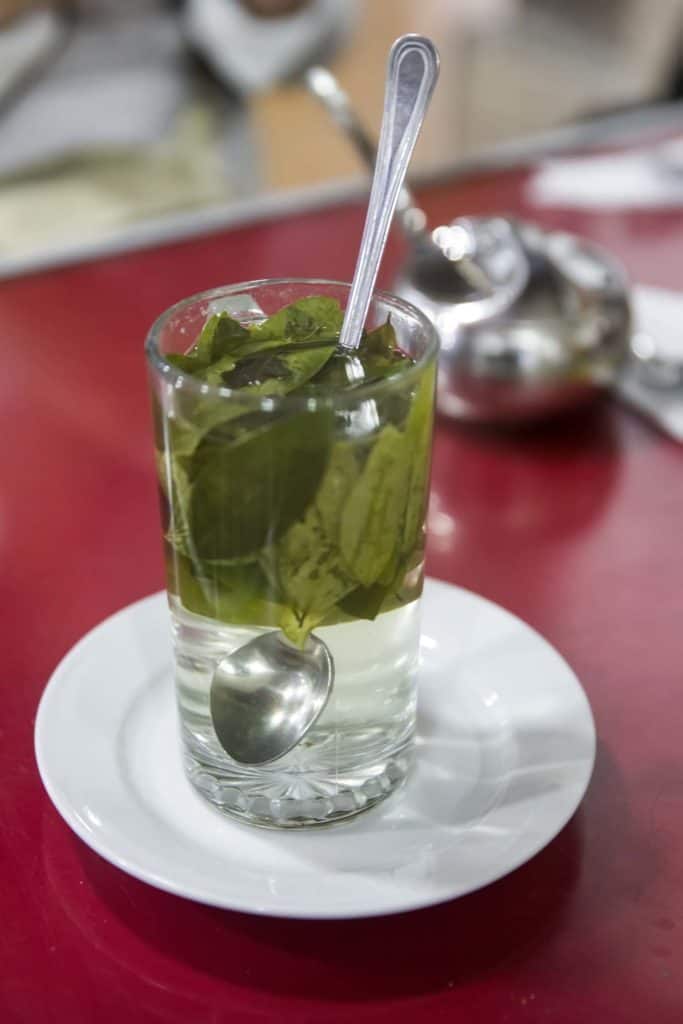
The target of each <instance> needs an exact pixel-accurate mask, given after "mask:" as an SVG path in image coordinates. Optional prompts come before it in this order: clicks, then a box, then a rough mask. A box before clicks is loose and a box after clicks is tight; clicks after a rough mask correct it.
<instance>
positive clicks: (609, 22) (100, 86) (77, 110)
mask: <svg viewBox="0 0 683 1024" xmlns="http://www.w3.org/2000/svg"><path fill="white" fill-rule="evenodd" d="M682 29H683V0H601V2H599V3H597V2H595V0H343V2H342V0H309V2H306V0H186V2H178V0H176V2H171V0H167V2H159V0H157V2H154V0H138V2H131V0H81V2H72V3H48V2H44V3H35V2H31V0H0V270H1V269H2V267H3V265H4V266H10V267H11V266H12V265H13V261H14V262H16V261H17V260H18V261H22V260H23V261H26V260H28V261H30V260H31V259H42V258H44V257H45V256H46V254H54V253H58V252H60V251H72V250H78V251H83V249H86V250H87V248H88V247H93V246H95V247H97V246H102V245H103V244H106V243H107V242H108V241H111V240H116V239H117V238H118V239H121V238H123V237H126V236H128V237H130V232H131V231H137V232H138V237H142V236H143V235H144V230H145V229H146V228H147V229H149V231H151V234H152V235H153V234H154V231H155V230H156V228H158V225H159V224H161V223H165V224H167V225H168V224H176V225H178V224H183V223H185V224H187V223H189V222H190V221H191V220H192V218H193V217H197V216H198V215H199V214H201V217H202V218H203V223H204V224H206V223H207V220H208V222H209V223H211V222H212V219H213V220H214V221H215V222H216V223H219V222H221V221H223V222H224V221H225V218H226V217H229V215H230V211H234V210H236V209H242V208H244V209H249V210H251V211H252V212H254V213H255V214H256V215H257V214H258V210H259V204H261V203H263V202H266V201H270V199H271V197H273V196H290V195H301V192H302V190H303V192H304V193H305V194H306V195H309V196H313V195H314V194H315V192H316V190H317V191H320V190H322V191H323V192H324V193H325V194H329V191H334V189H335V188H336V187H337V185H338V183H342V182H361V181H363V180H365V176H366V172H365V171H364V170H363V168H362V165H361V162H360V160H359V157H358V155H357V154H356V152H355V151H354V149H353V147H352V146H351V145H350V143H349V142H348V141H347V140H346V139H345V138H344V137H343V136H342V135H341V133H340V131H339V129H338V128H337V127H335V125H334V124H333V123H332V122H331V120H330V116H329V114H328V113H326V112H325V111H324V110H323V109H322V108H321V106H320V104H319V103H318V102H317V101H316V100H315V99H314V98H313V97H312V96H311V95H310V94H309V92H308V91H307V89H306V86H305V84H304V81H303V77H302V76H303V73H304V72H305V70H306V68H308V67H310V66H311V65H315V64H321V63H322V64H324V65H325V66H327V67H329V68H330V69H331V70H332V71H333V72H334V74H335V76H336V77H337V79H338V80H339V82H340V84H341V85H342V87H343V88H344V90H345V91H346V92H347V93H348V95H349V97H350V99H351V101H352V103H353V105H354V107H355V108H356V110H357V112H358V114H359V116H360V118H361V119H362V121H363V122H364V123H365V125H366V126H367V127H369V128H370V129H371V130H372V131H373V133H374V132H375V131H376V129H377V126H378V125H379V121H380V116H381V108H382V92H383V79H384V71H385V62H386V55H387V51H388V49H389V46H390V45H391V42H392V41H393V40H394V39H395V38H396V36H398V35H400V34H401V33H402V32H405V31H416V32H423V33H426V34H428V35H430V36H431V37H432V38H433V39H434V40H435V42H436V44H437V46H438V47H439V49H440V52H441V58H442V74H441V81H440V84H439V87H438V89H437V91H436V94H435V97H434V101H433V104H432V108H431V110H430V113H429V116H428V120H427V122H426V125H425V129H424V133H423V136H422V138H421V140H420V142H419V144H418V149H417V151H416V156H415V160H414V163H413V167H412V176H413V178H417V179H418V180H419V179H420V177H424V176H434V175H438V174H440V173H443V172H444V171H446V170H453V169H457V168H458V167H459V166H461V165H462V164H463V163H466V162H467V161H470V162H471V161H473V160H477V159H484V158H487V159H495V155H496V153H499V152H509V147H510V144H511V143H515V142H516V141H519V140H528V139H530V138H533V137H537V136H539V133H540V134H541V135H542V134H543V133H547V132H549V131H552V130H554V129H557V128H559V127H561V126H567V125H576V124H577V123H585V122H586V121H587V120H590V119H591V118H596V117H600V116H602V115H605V114H607V113H610V112H616V111H634V110H638V111H647V110H650V109H651V110H656V109H657V108H658V107H659V106H660V105H662V104H671V103H678V102H679V101H680V98H681V95H682V94H683V47H682V45H681V44H682V42H683V38H682V34H681V30H682ZM505 147H507V150H506V149H505ZM245 204H246V205H245ZM155 226H156V227H155ZM141 232H142V234H141Z"/></svg>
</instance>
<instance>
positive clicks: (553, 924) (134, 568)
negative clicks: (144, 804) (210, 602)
mask: <svg viewBox="0 0 683 1024" xmlns="http://www.w3.org/2000/svg"><path fill="white" fill-rule="evenodd" d="M522 182H523V175H522V174H520V173H514V174H508V175H492V176H489V177H480V178H478V179H476V180H471V181H468V182H465V183H460V184H458V185H455V184H452V183H451V184H444V185H440V186H438V187H432V188H431V189H429V190H427V191H426V192H425V194H424V195H423V197H422V198H423V200H424V204H425V206H426V208H427V210H428V212H429V214H430V216H431V217H432V218H433V220H434V221H435V222H436V221H438V220H441V219H443V218H445V217H447V216H454V215H455V214H457V213H464V212H469V213H476V212H484V211H487V212H488V211H502V212H505V211H517V212H520V211H521V212H525V211H524V206H523V199H522V190H521V184H522ZM526 212H528V211H526ZM537 217H538V219H540V220H542V221H543V222H545V223H546V224H554V225H558V224H561V225H564V226H566V227H570V228H572V229H574V230H577V231H580V232H582V233H584V234H586V235H589V236H591V237H593V238H594V239H596V240H598V241H601V242H603V243H605V244H606V245H608V246H609V247H610V248H611V249H612V250H613V252H614V253H616V254H617V255H618V256H620V257H621V258H622V259H623V261H624V262H625V263H626V266H627V267H628V269H629V270H630V271H631V272H632V274H633V276H634V278H635V279H637V280H639V281H644V282H647V283H651V284H661V285H667V286H670V287H682V286H683V269H682V267H683V264H682V262H681V255H682V254H683V211H675V212H672V211H668V212H654V213H646V214H626V213H624V214H617V213H613V212H612V213H609V214H607V213H604V214H602V213H592V214H590V215H588V214H586V215H576V214H569V213H564V214H563V213H558V212H555V213H549V212H545V213H543V215H542V216H541V215H537ZM361 221H362V211H361V209H360V208H359V207H357V206H355V205H351V206H349V205H346V206H343V207H338V208H331V209H328V210H324V211H322V212H321V211H317V212H313V213H309V214H307V215H299V216H297V217H295V218H289V219H287V218H285V219H280V220H278V221H276V222H271V223H264V224H260V225H257V226H251V227H245V228H242V229H239V230H234V231H230V232H225V231H224V232H221V233H217V234H215V235H212V236H211V237H205V238H202V239H199V240H192V241H187V242H182V243H178V244H173V245H166V246H164V247H161V248H157V249H153V250H149V251H145V252H136V253H133V254H129V255H122V256H116V257H113V258H109V259H99V260H97V261H94V262H90V263H86V264H83V265H80V266H75V267H72V268H68V269H61V270H55V271H52V272H49V273H40V274H37V275H34V276H26V277H23V278H19V279H16V280H13V281H9V282H6V283H4V284H2V285H0V328H1V330H2V339H3V343H2V373H1V375H0V425H1V428H2V442H1V445H0V452H1V455H0V458H1V459H2V466H3V471H2V476H1V480H2V485H1V490H0V548H1V550H2V561H1V564H2V574H1V575H0V593H1V594H2V599H1V602H2V603H1V610H2V651H3V658H2V666H3V682H2V715H1V717H0V730H1V737H2V738H1V742H0V759H1V761H0V773H1V778H2V784H1V785H0V851H1V852H2V854H3V858H2V859H3V869H2V871H1V872H0V909H1V918H0V921H1V926H0V964H1V965H2V966H1V967H0V1019H1V1020H2V1021H6V1022H8V1024H9V1022H12V1024H13V1022H22V1024H23V1022H41V1024H42V1022H46V1024H49V1022H53V1021H54V1022H60V1024H62V1022H64V1021H68V1022H74V1024H76V1022H78V1024H80V1022H89V1021H97V1022H98V1024H106V1022H109V1021H112V1022H113V1021H116V1022H117V1024H119V1022H120V1021H122V1020H124V1021H133V1022H137V1021H150V1022H152V1021H154V1022H160V1021H174V1022H175V1021H177V1022H182V1024H191V1022H204V1021H206V1022H209V1021H210V1022H212V1024H218V1022H224V1021H225V1022H241V1021H271V1020H272V1021H296V1022H318V1021H325V1022H327V1021H330V1022H338V1021H356V1020H372V1021H387V1022H389V1021H391V1024H398V1022H403V1021H405V1022H410V1024H420V1022H422V1021H425V1022H427V1021H429V1022H432V1021H440V1020H443V1021H446V1020H448V1021H451V1020H453V1021H461V1020H462V1021H466V1022H468V1024H478V1022H486V1024H498V1022H500V1024H502V1022H508V1024H516V1022H539V1024H540V1022H554V1024H576V1022H584V1021H585V1022H590V1024H593V1022H596V1021H602V1020H604V1021H609V1022H628V1024H630V1022H633V1024H636V1022H637V1024H642V1022H643V1021H647V1020H650V1019H651V1020H653V1021H657V1024H668V1022H672V1024H673V1022H674V1021H680V1020H682V1019H683V972H682V970H681V955H682V954H683V782H682V759H681V754H680V751H681V737H682V736H683V673H682V671H681V663H682V662H683V599H682V597H681V589H682V584H683V544H682V543H681V527H680V524H681V516H682V513H683V473H682V472H681V467H682V463H683V449H681V448H680V447H678V446H676V445H675V444H674V442H672V441H669V440H667V439H666V438H665V437H663V436H661V435H659V434H658V433H656V432H655V430H654V429H653V428H651V427H650V426H649V425H647V424H646V423H644V422H641V421H640V420H639V419H638V418H637V416H636V415H634V414H633V413H630V412H627V411H625V410H623V409H622V408H620V407H619V406H618V405H617V404H615V403H606V404H604V405H603V406H601V407H598V408H595V409H593V410H592V411H591V412H587V413H584V414H582V415H580V416H577V417H574V418H570V419H567V420H565V421H563V422H558V423H556V424H554V425H552V426H545V427H542V428H538V429H536V430H533V431H524V432H519V433H517V434H515V435H499V434H495V433H492V432H482V431H476V430H472V429H467V430H466V429H462V428H458V427H456V426H453V425H450V424H446V423H441V424H440V425H439V427H438V430H437V435H436V453H435V466H434V483H433V502H432V512H431V523H432V527H433V529H432V535H431V538H430V547H429V571H430V572H431V573H432V574H433V575H435V576H438V577H441V578H443V579H446V580H450V581H453V582H455V583H458V584H461V585H463V586H465V587H468V588H471V589H473V590H475V591H478V592H479V593H481V594H484V595H485V596H486V597H488V598H491V599H492V600H494V601H497V602H499V603H500V604H502V605H504V606H505V607H507V608H509V609H511V610H512V611H514V612H515V613H517V614H518V615H520V616H521V617H522V618H524V619H526V620H527V621H528V622H529V623H531V624H532V625H533V626H534V627H536V628H537V629H538V630H540V631H541V632H542V633H543V634H545V636H547V637H548V639H549V640H550V641H551V642H552V643H553V644H554V645H555V646H556V647H558V648H559V650H560V651H561V652H562V654H563V655H564V656H565V657H566V658H567V659H568V661H569V662H570V663H571V665H572V666H573V667H574V669H575V670H576V672H577V673H578V675H579V677H580V679H581V681H582V683H583V685H584V687H585V689H586V691H587V693H588V695H589V698H590V701H591V704H592V706H593V710H594V713H595V717H596V721H597V728H598V734H599V749H598V757H597V763H596V768H595V774H594V777H593V781H592V783H591V786H590V789H589V791H588V794H587V796H586V798H585V800H584V801H583V803H582V805H581V807H580V809H579V811H578V812H577V814H576V815H575V816H574V818H573V820H572V821H571V822H570V824H569V825H568V826H567V827H566V828H565V829H564V831H563V832H562V833H561V834H560V835H559V836H558V837H557V838H556V839H555V840H554V841H553V842H552V843H551V844H550V845H549V846H548V847H547V848H546V850H545V851H543V852H542V853H541V854H539V855H538V856H537V857H535V858H534V859H533V860H532V861H531V862H530V863H528V864H527V865H525V866H524V867H522V868H520V869H519V870H517V871H515V872H514V873H513V874H512V875H510V876H508V877H507V878H505V879H503V880H501V881H499V882H497V883H496V884H494V885H491V886H489V887H488V888H487V889H485V890H483V891H480V892H477V893H474V894H472V895H471V896H468V897H465V898H463V899H459V900H456V901H454V902H451V903H448V904H444V905H442V906H440V907H436V908H432V909H428V910H424V911H419V912H415V913H410V914H404V915H399V916H397V917H392V918H385V919H372V920H368V921H347V922H306V921H286V920H275V919H268V918H257V917H251V916H249V915H243V914H237V913H229V912H223V911H218V910H214V909H209V908H206V907H203V906H200V905H197V904H193V903H191V902H189V901H185V900H182V899H179V898H176V897H173V896H170V895H167V894H164V893H162V892H159V891H156V890H154V889H152V888H149V887H148V886H146V885H144V884H142V883H140V882H137V881H135V880H134V879H132V878H129V877H128V876H126V875H125V874H123V873H122V872H120V871H118V870H117V869H116V868H114V867H111V866H110V865H109V864H108V863H106V862H105V861H103V860H101V859H100V858H99V857H98V856H97V855H96V854H94V853H92V852H91V851H90V850H89V849H88V848H87V847H86V846H84V845H83V844H82V843H81V842H80V841H79V840H78V839H77V838H76V837H75V836H74V835H72V834H71V832H70V831H69V829H68V828H67V827H66V825H64V824H63V823H62V821H61V819H60V818H59V817H58V815H57V813H56V811H54V810H53V808H52V806H51V804H50V803H49V801H48V799H47V797H46V795H45V793H44V792H43V789H42V787H41V784H40V781H39V779H38V774H37V770H36V766H35V762H34V757H33V747H32V736H33V724H34V717H35V710H36V706H37V703H38V699H39V697H40V694H41V691H42V689H43V686H44V685H45V683H46V681H47V678H48V676H49V674H50V672H51V671H52V669H53V668H54V667H55V665H56V663H57V662H58V660H59V659H60V658H61V657H62V655H63V654H65V653H66V651H67V650H68V649H69V647H70V646H71V645H72V644H73V643H74V642H75V641H76V640H77V639H78V638H79V637H80V636H81V635H82V634H83V633H84V632H85V631H86V630H88V629H90V627H92V626H93V625H94V624H95V623H97V622H98V621H99V620H101V619H102V618H103V617H105V616H107V615H108V614H110V613H111V612H112V611H114V610H115V609H117V608H120V607H121V606H123V605H125V604H127V603H129V602H131V601H133V600H135V599H136V598H138V597H140V596H141V595H143V594H147V593H149V592H151V591H153V590H156V589H158V588H160V587H161V586H162V563H161V552H160V542H159V524H158V520H157V515H158V513H157V503H156V496H155V485H154V479H153V466H152V450H151V443H150V422H149V408H148V400H147V392H146V379H145V368H144V364H143V358H142V341H143V337H144V334H145V331H146V328H147V327H148V325H149V323H150V321H151V320H152V318H153V317H154V316H155V315H156V314H157V313H158V312H160V311H161V310H162V309H163V308H164V307H165V306H167V305H168V304H169V303H171V302H173V301H174V300H176V299H178V298H180V297H182V296H184V295H186V294H188V293H190V292H193V291H198V290H200V289H203V288H206V287H209V286H212V285H218V284H221V283H225V282H229V281H236V280H240V279H247V278H249V277H266V276H273V275H275V276H277V275H320V276H331V277H342V278H348V277H349V275H350V273H351V270H352V265H353V260H354V254H355V247H356V245H357V242H358V238H359V233H360V227H361ZM396 258H397V251H396V249H395V248H394V249H393V250H392V252H390V254H389V258H388V260H387V264H386V267H385V280H390V277H391V270H392V262H393V263H395V260H396Z"/></svg>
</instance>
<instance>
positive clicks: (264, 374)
mask: <svg viewBox="0 0 683 1024" xmlns="http://www.w3.org/2000/svg"><path fill="white" fill-rule="evenodd" d="M334 350H335V346H334V344H331V345H317V346H315V347H314V348H305V349H303V348H302V349H299V348H297V347H296V346H294V345H292V346H291V347H290V348H287V349H284V350H282V349H278V351H277V354H274V353H273V352H271V351H268V350H266V351H261V352H258V353H256V354H255V355H250V356H246V357H244V358H241V359H240V361H239V362H238V363H237V366H236V367H235V368H234V369H233V370H231V371H229V372H227V373H224V374H222V382H223V384H224V385H225V387H228V388H236V389H237V388H238V389H242V390H244V391H248V392H249V394H256V395H264V396H266V395H286V394H289V392H290V391H295V390H296V389H297V388H299V387H301V386H302V384H305V383H306V381H308V380H310V379H311V377H314V376H315V374H316V373H318V371H319V370H320V369H321V368H322V367H323V366H324V365H325V363H326V362H327V360H328V359H329V358H330V357H331V355H332V353H333V352H334Z"/></svg>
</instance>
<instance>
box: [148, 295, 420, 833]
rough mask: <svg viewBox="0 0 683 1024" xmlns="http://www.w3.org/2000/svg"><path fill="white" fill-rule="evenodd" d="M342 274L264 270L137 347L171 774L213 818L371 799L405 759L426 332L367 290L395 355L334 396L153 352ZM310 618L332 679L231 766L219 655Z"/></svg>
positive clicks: (260, 819) (344, 808)
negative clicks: (219, 706) (171, 668)
mask: <svg viewBox="0 0 683 1024" xmlns="http://www.w3.org/2000/svg"><path fill="white" fill-rule="evenodd" d="M348 292H349V286H348V285H346V284H341V283H338V282H333V281H318V280H264V281H250V282H247V283H242V284H236V285H231V286H229V287H224V288H218V289H215V290H213V291H208V292H204V293H202V294H200V295H195V296H192V297H191V298H188V299H184V300H183V301H181V302H178V303H177V304H176V305H174V306H173V307H172V308H170V309H169V310H167V311H166V312H165V313H163V314H162V315H161V316H160V317H159V318H158V320H157V321H156V322H155V324H154V325H153V327H152V329H151V331H150V334H149V336H148V338H147V342H146V355H147V360H148V364H149V369H150V379H151V389H152V403H153V411H154V426H155V448H156V459H157V473H158V482H159V492H160V498H161V509H162V529H163V543H164V554H165V564H166V574H167V588H168V600H169V606H170V614H171V623H172V633H173V641H174V655H175V685H176V695H177V704H178V710H179V720H180V731H181V742H182V749H183V757H184V764H185V771H186V774H187V777H188V779H189V780H190V782H191V783H192V785H193V786H194V787H195V788H196V789H197V790H198V791H199V792H200V793H201V794H202V795H203V796H204V797H205V798H206V799H207V800H209V801H210V802H211V803H212V804H214V805H215V806H216V807H218V808H219V809H220V810H221V811H223V812H224V813H226V814H228V815H232V816H234V817H236V818H239V819H241V820H243V821H246V822H250V823H252V824H256V825H262V826H270V827H283V828H297V827H306V826H315V825H324V824H327V823H330V822H333V821H337V820H339V819H341V818H346V817H349V816H352V815H355V814H357V813H359V812H360V811H363V810H365V809H367V808H370V807H372V806H373V805H375V804H377V803H378V802H379V801H381V800H383V799H384V798H386V797H387V796H388V795H389V794H390V793H392V792H393V791H395V790H396V789H397V788H398V787H399V786H400V785H401V784H402V783H403V782H404V780H405V779H406V777H407V775H408V773H409V771H410V766H411V763H412V758H413V747H414V734H415V715H416V676H417V667H418V648H419V637H420V594H421V592H422V582H423V554H424V517H425V508H426V502H427V492H428V481H429V467H430V457H431V438H432V418H433V404H434V385H435V375H436V354H437V347H438V346H437V341H436V335H435V332H434V329H433V327H432V325H431V324H430V322H429V321H428V320H427V319H426V317H425V316H424V315H423V314H422V313H420V312H419V311H418V310H417V309H416V308H415V307H413V306H411V305H409V304H408V303H406V302H404V301H402V300H400V299H398V298H395V297H394V296H391V295H389V294H385V293H383V292H377V293H376V294H375V295H374V297H373V302H372V306H371V309H370V313H369V317H368V328H371V327H373V326H375V325H380V324H383V323H385V322H386V321H387V319H390V322H391V324H392V326H393V328H394V331H395V333H396V338H397V342H398V345H399V347H400V349H401V350H402V352H403V353H404V354H406V355H408V356H410V357H411V359H412V360H413V363H412V365H410V366H409V367H408V368H407V369H404V370H403V372H401V373H399V374H390V375H388V376H385V377H384V378H382V379H374V380H373V379H368V380H363V379H359V380H356V381H352V382H350V383H347V384H346V385H345V386H340V387H339V388H338V389H336V390H334V391H329V390H328V391H326V392H325V393H320V394H318V393H316V390H315V386H314V383H315V382H313V386H309V387H308V388H307V389H305V391H304V392H301V391H298V392H295V393H290V394H285V395H280V396H276V395H269V396H263V395H258V394H250V393H249V388H244V387H242V388H233V389H230V388H229V387H226V386H222V385H220V384H210V383H206V382H204V381H200V380H198V379H197V378H195V377H193V376H192V375H191V374H189V373H187V372H183V370H182V369H180V368H179V366H178V360H177V359H176V360H175V361H174V360H173V359H171V360H169V359H168V356H169V355H171V354H176V355H177V354H183V353H186V352H187V351H188V350H189V349H190V348H191V346H192V345H193V343H194V342H195V341H196V339H197V337H198V335H199V334H200V332H201V329H202V327H203V325H204V323H205V322H206V320H207V318H208V317H209V316H211V315H212V314H214V313H216V312H220V311H226V312H228V313H229V314H230V316H231V317H233V318H234V319H236V320H238V321H239V322H240V323H242V324H243V325H245V326H248V325H250V324H257V323H259V322H262V321H263V320H264V318H266V317H269V316H271V315H272V314H274V313H275V312H277V311H278V310H280V309H281V308H283V307H284V306H287V305H289V304H290V303H293V302H295V301H297V300H300V299H302V298H304V297H307V296H319V295H325V296H328V297H331V298H333V299H335V300H337V301H338V302H339V303H340V305H341V307H342V308H343V307H344V306H345V304H346V300H347V298H348ZM281 628H285V629H286V631H287V635H288V636H291V635H294V636H295V637H296V635H297V631H299V632H300V635H301V636H302V637H304V636H305V635H306V633H307V631H310V630H313V631H314V634H315V636H316V637H319V638H320V639H321V640H323V641H324V642H325V644H326V645H327V647H328V649H329V651H330V653H331V655H332V659H333V664H334V682H333V686H332V690H331V694H330V697H329V700H328V702H327V704H326V706H325V709H324V711H323V712H322V714H321V716H320V717H319V718H318V720H317V721H316V722H315V723H314V724H313V726H312V727H311V728H310V730H309V731H308V732H307V733H306V734H305V736H304V737H303V738H302V739H301V740H300V742H299V743H298V744H297V745H296V746H295V747H294V748H293V749H292V750H290V751H289V752H288V753H286V754H285V755H284V756H282V757H279V758H277V759H276V760H273V761H270V762H269V763H267V764H260V765H248V764H243V763H239V762H238V761H236V760H235V759H234V758H232V757H230V755H229V754H228V753H227V752H226V750H225V749H224V748H223V747H222V745H221V743H220V741H219V739H218V736H217V734H216V730H215V729H214V725H213V721H212V717H211V702H210V687H211V682H212V679H213V675H214V672H215V670H216V667H217V665H218V664H219V662H220V661H221V660H222V659H223V658H225V657H226V655H230V654H231V653H232V652H234V651H236V650H237V649H238V648H240V647H241V646H243V645H244V644H245V643H247V642H249V641H251V640H252V639H254V637H256V636H258V635H259V634H261V633H264V632H266V631H271V630H279V629H281Z"/></svg>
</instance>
